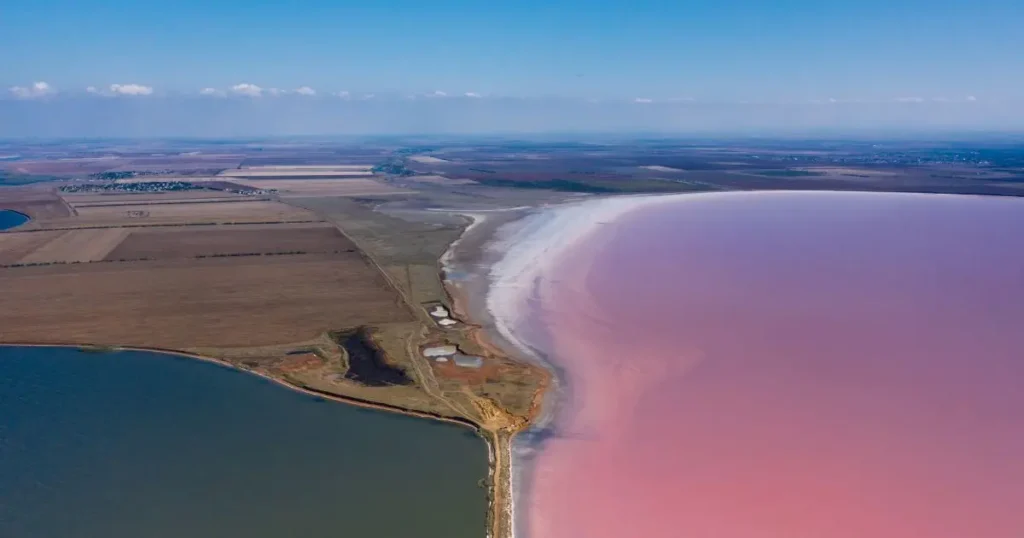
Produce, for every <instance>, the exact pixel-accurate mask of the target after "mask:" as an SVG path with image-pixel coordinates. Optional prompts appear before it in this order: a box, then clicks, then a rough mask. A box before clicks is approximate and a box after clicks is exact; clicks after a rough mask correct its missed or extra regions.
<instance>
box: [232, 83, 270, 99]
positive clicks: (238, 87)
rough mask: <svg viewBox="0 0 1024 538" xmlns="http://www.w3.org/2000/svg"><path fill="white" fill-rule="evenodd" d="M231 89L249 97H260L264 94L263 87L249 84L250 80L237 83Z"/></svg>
mask: <svg viewBox="0 0 1024 538" xmlns="http://www.w3.org/2000/svg"><path fill="white" fill-rule="evenodd" d="M231 91H232V92H234V93H237V94H238V95H247V96H249V97H259V96H261V95H263V88H260V87H259V86H257V85H255V84H249V83H248V82H243V83H241V84H235V85H234V86H232V87H231Z"/></svg>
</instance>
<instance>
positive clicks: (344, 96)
mask: <svg viewBox="0 0 1024 538" xmlns="http://www.w3.org/2000/svg"><path fill="white" fill-rule="evenodd" d="M334 95H337V96H338V97H341V98H342V99H349V98H351V97H352V94H350V93H348V92H346V91H340V92H338V93H336V94H334Z"/></svg>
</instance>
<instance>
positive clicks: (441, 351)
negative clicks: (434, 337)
mask: <svg viewBox="0 0 1024 538" xmlns="http://www.w3.org/2000/svg"><path fill="white" fill-rule="evenodd" d="M458 351H459V348H457V347H455V346H432V347H428V348H425V349H424V350H423V356H424V357H430V358H433V357H450V356H452V355H454V354H456V353H458Z"/></svg>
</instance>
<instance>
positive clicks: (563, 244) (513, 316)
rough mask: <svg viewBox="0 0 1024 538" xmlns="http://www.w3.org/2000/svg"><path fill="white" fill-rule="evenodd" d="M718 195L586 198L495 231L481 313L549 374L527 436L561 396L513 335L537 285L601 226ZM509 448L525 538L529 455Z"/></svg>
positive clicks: (520, 535) (518, 536) (514, 501)
mask: <svg viewBox="0 0 1024 538" xmlns="http://www.w3.org/2000/svg"><path fill="white" fill-rule="evenodd" d="M723 194H727V193H700V194H694V193H685V194H670V195H637V196H618V197H608V198H591V199H587V200H584V201H580V202H572V203H568V204H561V205H556V206H550V207H544V208H540V209H538V210H536V211H534V212H532V213H530V214H528V215H527V216H525V217H523V218H521V219H518V220H516V221H513V222H510V223H508V224H505V225H504V226H501V227H500V228H498V230H497V231H496V232H495V234H494V237H493V238H491V239H490V240H489V241H488V243H487V244H486V246H485V249H486V250H487V251H488V252H489V253H490V254H492V255H493V256H494V259H496V260H497V261H496V262H494V263H493V264H492V265H491V266H490V270H489V273H488V275H487V291H486V295H487V296H486V310H487V313H488V315H489V317H490V318H491V320H492V321H493V323H494V327H495V329H496V330H497V332H498V334H499V336H500V337H501V339H502V340H504V341H505V343H507V344H508V345H511V346H513V347H514V348H515V349H514V350H509V351H510V352H515V353H514V354H515V355H516V356H518V357H520V358H524V359H527V360H530V361H531V362H534V363H536V364H540V365H542V366H543V367H545V368H547V369H548V370H550V371H552V374H553V375H552V383H551V387H550V388H549V390H548V393H547V394H545V396H544V402H543V407H542V410H541V412H540V414H539V415H538V417H537V418H536V419H535V421H534V423H533V424H532V425H531V428H530V430H529V431H531V432H534V433H539V432H541V431H543V430H544V429H546V428H547V427H549V426H550V425H551V423H552V421H553V420H554V412H555V409H556V406H557V403H558V400H559V398H560V393H561V390H560V386H559V379H558V376H557V375H556V374H557V372H556V368H555V365H553V364H551V363H549V362H547V361H546V360H545V358H544V357H542V356H540V355H538V354H537V353H536V352H535V351H534V349H533V348H532V347H531V346H530V345H529V343H528V342H526V341H525V339H524V338H522V337H520V335H517V334H516V330H515V327H516V326H517V325H518V323H519V321H520V320H521V319H522V317H523V316H524V315H528V314H529V310H528V302H529V301H530V300H531V298H532V296H533V291H534V289H535V285H536V284H537V283H538V282H539V280H540V279H542V278H543V277H544V276H545V275H546V274H550V272H551V271H552V270H553V269H554V268H555V267H557V266H558V264H559V263H560V261H561V258H562V257H563V256H564V255H565V254H566V253H567V252H569V251H571V250H572V248H573V247H574V246H576V245H580V244H583V243H585V242H586V241H587V240H588V239H589V238H591V236H592V235H593V234H595V233H598V232H599V231H600V229H601V225H602V224H609V223H612V222H614V221H615V220H616V219H618V218H620V217H622V216H623V215H625V214H627V213H629V212H630V211H633V210H634V209H638V208H641V207H650V206H651V205H652V204H661V203H668V202H673V201H676V200H679V199H680V198H682V197H687V196H688V197H695V196H715V195H723ZM511 448H512V450H511V452H512V454H511V458H512V459H511V467H512V469H511V472H512V475H511V485H510V487H511V492H510V495H511V507H510V508H511V511H512V515H511V517H512V536H513V537H514V538H525V537H526V533H525V532H524V530H523V529H522V528H521V527H522V523H523V519H522V518H523V517H524V515H525V514H523V513H522V512H520V511H519V510H518V509H517V507H518V505H519V504H520V503H521V502H522V500H523V499H522V497H521V496H522V495H523V493H522V492H523V490H524V489H525V485H526V483H527V482H528V480H529V472H530V468H529V465H528V462H527V461H525V460H527V459H528V458H530V457H531V456H532V455H533V451H534V449H533V447H530V446H527V445H526V442H524V441H523V440H522V438H519V439H516V440H513V444H512V447H511Z"/></svg>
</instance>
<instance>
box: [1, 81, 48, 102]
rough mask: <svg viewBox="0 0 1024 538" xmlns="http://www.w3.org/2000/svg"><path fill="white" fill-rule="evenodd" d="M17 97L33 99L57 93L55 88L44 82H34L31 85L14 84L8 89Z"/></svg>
mask: <svg viewBox="0 0 1024 538" xmlns="http://www.w3.org/2000/svg"><path fill="white" fill-rule="evenodd" d="M9 91H10V92H11V94H12V95H14V96H15V97H17V98H18V99H35V98H37V97H45V96H47V95H51V94H54V93H57V90H56V89H54V88H53V86H50V85H49V84H47V83H46V82H42V81H39V82H35V83H33V84H32V85H31V86H28V87H25V86H14V87H12V88H10V90H9Z"/></svg>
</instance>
